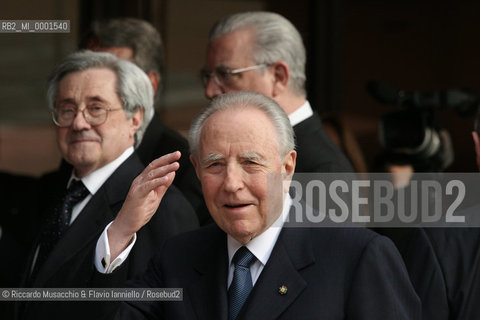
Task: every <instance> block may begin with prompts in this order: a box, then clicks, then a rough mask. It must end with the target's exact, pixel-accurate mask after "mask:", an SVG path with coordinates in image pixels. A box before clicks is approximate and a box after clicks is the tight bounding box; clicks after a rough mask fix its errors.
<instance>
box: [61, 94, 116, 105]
mask: <svg viewBox="0 0 480 320" xmlns="http://www.w3.org/2000/svg"><path fill="white" fill-rule="evenodd" d="M92 101H96V102H103V103H108V102H107V101H106V100H105V99H103V98H102V97H100V96H91V97H87V102H92ZM58 103H71V104H74V105H77V103H76V101H75V99H73V98H64V99H60V100H58Z"/></svg>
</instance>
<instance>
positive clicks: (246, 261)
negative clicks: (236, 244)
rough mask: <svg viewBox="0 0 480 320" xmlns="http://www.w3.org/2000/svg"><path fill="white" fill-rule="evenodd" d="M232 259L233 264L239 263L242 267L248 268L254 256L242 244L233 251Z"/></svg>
mask: <svg viewBox="0 0 480 320" xmlns="http://www.w3.org/2000/svg"><path fill="white" fill-rule="evenodd" d="M232 261H233V263H234V264H235V265H239V266H242V267H244V268H250V266H251V265H252V263H253V262H254V261H255V256H254V255H253V253H251V252H250V250H248V248H247V247H245V246H243V247H240V248H239V249H238V250H237V252H235V255H234V256H233V259H232Z"/></svg>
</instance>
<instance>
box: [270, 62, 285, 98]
mask: <svg viewBox="0 0 480 320" xmlns="http://www.w3.org/2000/svg"><path fill="white" fill-rule="evenodd" d="M270 68H273V75H274V82H273V92H272V96H273V97H276V96H278V95H280V94H282V93H283V92H284V91H285V90H286V89H287V88H288V82H289V81H290V68H289V67H288V65H287V64H286V63H285V62H284V61H277V62H275V63H274V64H273V65H272V66H270Z"/></svg>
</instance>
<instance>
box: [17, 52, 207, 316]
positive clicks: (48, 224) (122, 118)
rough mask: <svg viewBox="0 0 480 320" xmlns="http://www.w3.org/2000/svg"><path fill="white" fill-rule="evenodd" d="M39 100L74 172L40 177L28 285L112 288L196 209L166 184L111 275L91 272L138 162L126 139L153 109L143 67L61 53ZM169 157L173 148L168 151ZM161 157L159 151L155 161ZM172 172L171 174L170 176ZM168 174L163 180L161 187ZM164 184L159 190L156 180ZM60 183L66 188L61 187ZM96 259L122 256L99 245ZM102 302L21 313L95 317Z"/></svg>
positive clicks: (29, 307) (31, 305) (104, 56)
mask: <svg viewBox="0 0 480 320" xmlns="http://www.w3.org/2000/svg"><path fill="white" fill-rule="evenodd" d="M47 97H48V102H49V107H50V110H51V113H52V118H53V121H54V123H55V125H56V135H57V143H58V146H59V149H60V152H61V154H62V156H63V158H64V159H65V160H66V161H67V162H68V163H69V164H71V165H72V167H73V170H70V171H67V170H66V169H63V170H59V171H58V172H54V173H51V174H48V175H46V176H44V177H42V179H41V182H40V186H41V188H40V190H39V191H38V202H39V209H40V210H39V212H38V213H33V214H32V215H31V216H29V217H26V220H27V219H29V220H30V222H32V221H34V222H35V226H36V229H37V230H38V233H39V236H38V238H37V241H35V244H34V246H33V248H32V253H31V256H30V258H29V260H28V264H27V266H26V271H25V277H24V284H25V285H28V286H31V287H36V288H38V287H41V288H52V287H53V288H58V287H74V288H75V287H116V286H120V285H122V284H123V282H124V281H126V280H127V279H132V278H134V277H135V276H137V275H139V274H140V273H142V272H143V271H144V269H145V266H146V263H147V261H148V260H149V259H150V258H151V256H152V255H153V251H154V249H155V248H156V247H158V246H159V245H160V244H161V243H162V242H163V241H164V240H165V239H167V238H168V237H170V236H172V235H174V234H176V233H180V232H182V231H186V230H189V229H193V228H195V227H196V226H197V225H198V221H197V218H196V215H195V213H194V211H193V209H192V207H191V206H190V205H189V203H188V201H187V200H186V199H185V198H184V196H183V195H182V194H181V193H180V192H179V191H176V190H175V189H168V191H167V192H166V193H165V195H164V196H163V199H162V204H161V205H160V206H159V207H158V210H156V211H158V212H157V214H156V215H155V217H154V218H153V219H152V220H151V221H150V223H148V224H147V225H146V226H145V227H144V228H142V230H140V231H139V232H138V234H137V239H136V244H137V246H136V248H134V249H133V250H132V252H131V253H130V256H129V258H128V259H127V260H126V261H125V262H124V263H123V265H122V268H121V270H119V271H118V272H117V273H116V274H115V276H114V277H108V278H105V277H104V278H98V277H95V275H96V272H95V267H94V263H93V262H94V255H95V248H96V245H97V239H98V237H99V235H100V234H102V232H103V230H104V229H105V227H106V226H107V224H108V222H109V221H111V220H112V219H114V218H115V216H116V215H117V212H118V211H119V210H120V208H121V206H122V204H123V202H124V201H125V197H126V195H127V193H128V190H129V186H130V184H131V182H132V181H133V180H134V178H135V177H136V176H137V175H138V174H139V173H140V172H142V170H143V168H144V165H143V164H142V162H141V161H140V159H139V158H138V156H137V154H136V153H135V150H134V146H138V145H139V144H140V142H141V140H142V134H143V132H144V130H145V127H146V125H147V124H146V123H145V122H144V121H143V119H144V118H149V117H151V115H152V114H153V90H152V86H151V84H150V82H149V80H148V77H147V75H146V74H145V73H144V72H143V71H142V70H140V69H139V68H138V67H137V66H135V65H134V64H133V63H130V62H128V61H124V60H121V59H118V58H117V57H115V56H114V55H112V54H109V53H95V52H91V51H82V52H78V53H75V54H72V55H70V56H68V57H67V58H66V59H65V60H64V61H62V62H61V63H60V64H59V65H58V66H57V68H56V69H55V70H54V72H53V73H52V75H51V77H50V79H49V82H48V94H47ZM174 156H177V158H176V159H178V156H179V155H178V153H177V154H174ZM157 162H160V163H162V164H165V163H164V160H163V158H160V159H159V160H157ZM172 180H173V179H172ZM171 182H172V181H167V182H165V183H166V186H169V185H170V183H171ZM165 189H166V188H165ZM65 190H66V192H65ZM102 256H103V258H104V261H103V263H104V264H105V263H108V264H115V263H119V262H118V261H123V260H122V257H117V260H113V259H110V257H109V254H108V252H104V253H103V255H102ZM101 307H102V303H86V304H83V303H73V302H58V301H57V302H24V303H22V304H19V306H18V308H17V314H18V315H19V316H20V317H21V318H22V319H47V318H49V319H52V318H58V319H66V318H82V319H85V318H89V317H92V316H96V314H97V313H98V310H100V308H101Z"/></svg>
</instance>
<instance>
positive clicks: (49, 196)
mask: <svg viewBox="0 0 480 320" xmlns="http://www.w3.org/2000/svg"><path fill="white" fill-rule="evenodd" d="M143 168H144V166H143V164H142V163H141V161H140V160H139V159H138V157H137V155H136V154H133V155H132V156H130V157H129V158H128V159H127V160H126V161H125V162H124V163H123V164H122V165H121V166H120V167H119V168H118V169H117V170H116V171H115V172H114V173H113V174H112V175H111V176H110V177H109V178H108V179H107V181H106V182H105V183H104V184H103V185H102V187H101V188H100V189H99V190H98V191H97V192H96V193H95V194H94V195H93V196H92V198H91V199H90V201H89V202H88V203H87V205H86V206H85V208H84V209H83V210H82V212H81V213H80V215H79V216H78V217H77V218H76V219H75V221H74V222H73V223H72V225H71V226H70V228H69V229H68V230H67V231H66V233H65V235H64V236H63V237H62V239H60V241H59V242H58V244H57V245H56V246H55V248H54V249H53V251H52V252H51V254H50V256H49V257H48V259H47V260H46V261H45V263H44V265H43V267H42V268H41V269H40V270H39V272H38V274H37V277H36V278H35V280H34V282H33V283H32V284H31V286H32V287H36V288H64V287H67V288H68V287H73V288H76V287H77V288H78V287H80V288H84V287H118V286H120V287H121V286H122V285H123V283H124V282H125V281H126V280H127V279H133V278H135V277H136V276H138V275H139V274H141V273H143V271H144V270H145V268H146V265H147V262H148V261H149V260H150V258H151V257H152V255H153V252H154V251H156V250H157V249H158V247H159V246H160V245H161V243H162V242H163V241H164V240H165V239H167V238H169V237H170V236H172V235H174V234H177V233H180V232H183V231H186V230H191V229H193V228H195V227H197V226H198V221H197V218H196V214H195V213H194V211H193V209H192V207H191V206H190V204H189V202H188V201H187V200H186V199H185V198H184V197H183V195H182V194H181V193H180V192H178V191H176V190H175V188H173V189H169V190H168V191H167V193H166V194H165V196H164V198H163V200H162V202H161V205H160V207H159V208H158V210H157V213H156V214H155V215H154V216H153V218H152V220H151V221H150V222H149V223H148V224H147V225H146V226H145V227H143V228H142V229H141V230H140V231H139V232H138V233H137V243H136V244H135V246H134V249H133V251H132V252H131V254H130V257H129V259H128V261H126V262H125V263H124V264H125V265H122V267H121V268H120V270H119V272H118V273H115V276H105V277H98V273H97V272H96V270H95V267H94V262H93V261H94V260H93V259H94V252H95V247H96V243H97V240H98V237H99V236H100V234H101V233H102V232H103V230H104V228H105V226H106V225H107V224H108V223H109V222H110V221H112V220H113V219H114V218H115V216H116V214H117V212H118V211H119V210H120V208H121V206H122V204H123V202H124V200H125V197H126V195H127V193H128V190H129V188H130V184H131V182H132V181H133V179H134V178H135V177H136V176H137V175H138V174H139V173H140V172H141V171H142V170H143ZM68 177H69V175H66V174H65V172H61V171H59V172H55V173H52V174H49V175H47V176H45V177H43V178H42V179H41V183H40V185H41V189H40V191H39V194H40V195H39V199H40V202H41V205H40V208H41V209H42V214H43V216H42V217H41V218H40V219H39V221H38V222H39V224H38V226H40V227H41V226H42V222H44V221H45V216H46V215H47V214H48V213H50V212H51V211H50V210H49V208H51V207H53V206H54V204H55V203H56V201H57V199H58V197H59V195H61V194H62V192H63V190H64V188H65V186H66V182H67V179H68ZM43 209H45V210H43ZM39 229H41V228H39ZM36 246H37V245H36V244H35V245H34V246H33V248H32V249H33V250H32V254H31V255H30V258H29V261H28V264H27V265H26V267H27V269H28V268H30V266H31V264H32V259H33V252H34V250H35V248H36ZM27 274H28V272H27V271H26V272H25V275H27ZM24 281H27V277H26V276H25V278H24ZM101 306H102V304H101V303H88V302H84V303H78V302H77V303H72V302H53V303H52V302H26V303H23V304H19V307H18V312H19V313H20V314H21V315H22V319H52V318H58V319H67V318H68V319H71V318H72V317H73V318H78V319H88V318H91V317H94V316H97V315H98V314H99V311H98V309H99V308H100V307H101Z"/></svg>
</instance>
